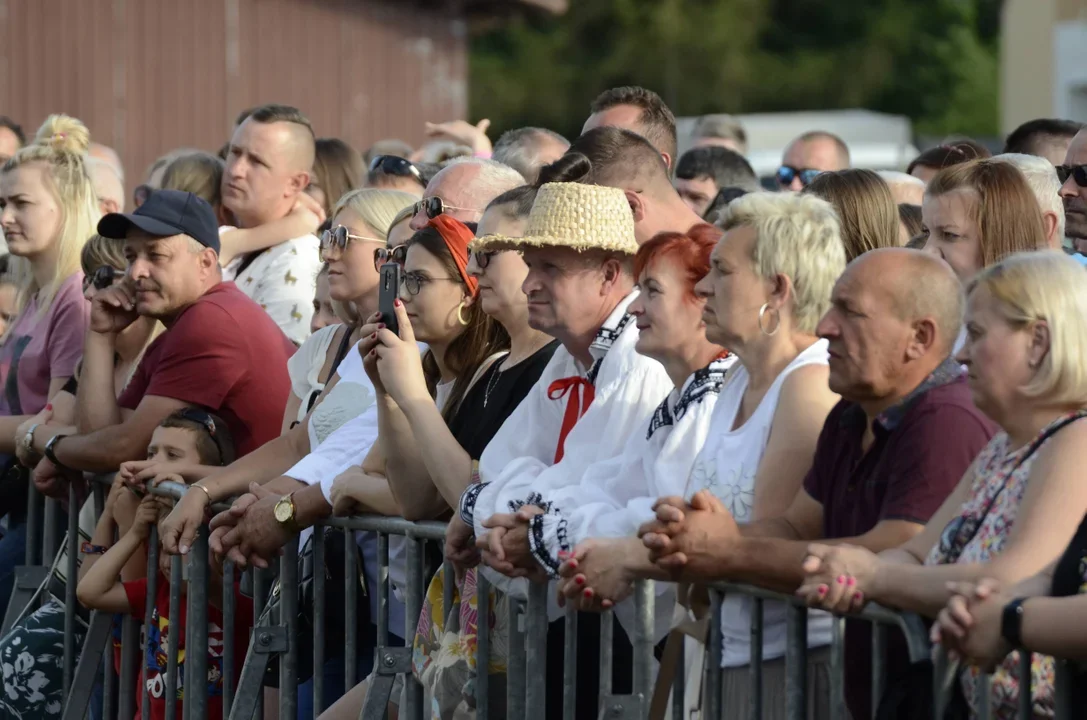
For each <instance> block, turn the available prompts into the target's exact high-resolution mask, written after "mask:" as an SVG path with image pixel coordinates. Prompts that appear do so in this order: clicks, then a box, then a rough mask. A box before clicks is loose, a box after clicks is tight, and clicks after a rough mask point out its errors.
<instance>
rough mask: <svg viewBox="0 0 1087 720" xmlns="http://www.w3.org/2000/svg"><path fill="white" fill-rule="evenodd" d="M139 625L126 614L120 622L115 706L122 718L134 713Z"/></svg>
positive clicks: (132, 715) (131, 715)
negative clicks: (119, 651) (118, 687)
mask: <svg viewBox="0 0 1087 720" xmlns="http://www.w3.org/2000/svg"><path fill="white" fill-rule="evenodd" d="M139 644H140V625H139V622H138V621H137V620H136V618H134V617H131V616H127V617H125V619H124V620H123V621H122V623H121V681H120V683H119V685H120V690H118V695H119V696H120V697H119V698H118V702H117V706H118V707H119V708H120V709H121V710H120V716H121V717H123V718H130V717H135V715H136V688H135V684H136V678H137V673H136V669H137V663H138V662H139V658H140V649H139Z"/></svg>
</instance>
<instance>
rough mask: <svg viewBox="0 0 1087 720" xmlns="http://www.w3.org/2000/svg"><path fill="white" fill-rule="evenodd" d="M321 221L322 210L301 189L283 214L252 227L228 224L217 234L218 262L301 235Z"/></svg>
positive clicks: (227, 260)
mask: <svg viewBox="0 0 1087 720" xmlns="http://www.w3.org/2000/svg"><path fill="white" fill-rule="evenodd" d="M324 221H325V211H324V209H323V208H322V207H321V206H320V204H318V202H317V201H316V200H314V199H313V198H311V197H310V196H309V195H307V194H305V193H301V194H300V195H299V196H298V200H297V201H296V202H295V204H294V208H292V209H291V212H290V213H289V214H287V215H286V216H285V217H282V218H280V219H279V220H273V221H272V222H270V223H266V224H264V225H261V226H259V227H255V228H244V229H243V228H232V229H230V230H225V231H223V232H222V233H220V235H219V244H220V245H221V249H220V250H219V264H220V265H222V266H223V267H226V266H227V265H229V264H230V263H231V262H232V261H233V260H234V258H236V257H238V256H240V255H247V254H249V253H251V252H259V251H261V250H266V249H268V248H270V247H275V246H276V245H279V244H280V243H284V242H287V241H288V240H292V239H294V238H297V237H302V236H303V235H311V234H313V233H315V232H317V228H318V227H319V226H320V224H321V223H323V222H324Z"/></svg>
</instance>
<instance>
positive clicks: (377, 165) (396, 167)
mask: <svg viewBox="0 0 1087 720" xmlns="http://www.w3.org/2000/svg"><path fill="white" fill-rule="evenodd" d="M377 170H380V171H381V172H382V174H383V175H395V176H396V177H411V178H415V179H416V180H418V181H419V182H423V174H422V173H421V172H419V168H417V167H415V163H413V162H412V161H411V160H406V159H404V158H402V157H398V156H396V155H378V156H377V157H375V158H374V159H373V160H371V161H370V172H375V171H377Z"/></svg>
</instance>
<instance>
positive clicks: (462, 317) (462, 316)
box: [457, 303, 468, 326]
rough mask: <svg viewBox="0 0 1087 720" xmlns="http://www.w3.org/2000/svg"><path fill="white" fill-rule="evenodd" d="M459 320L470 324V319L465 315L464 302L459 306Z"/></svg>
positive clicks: (462, 323) (464, 323)
mask: <svg viewBox="0 0 1087 720" xmlns="http://www.w3.org/2000/svg"><path fill="white" fill-rule="evenodd" d="M457 322H459V323H460V324H461V325H464V326H467V325H468V320H466V319H465V317H464V303H461V304H460V305H458V306H457Z"/></svg>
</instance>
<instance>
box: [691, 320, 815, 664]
mask: <svg viewBox="0 0 1087 720" xmlns="http://www.w3.org/2000/svg"><path fill="white" fill-rule="evenodd" d="M826 364H827V341H826V340H820V341H818V342H816V343H814V344H812V345H811V347H809V348H808V349H807V350H805V351H804V352H802V353H800V354H799V355H797V356H796V358H794V359H793V361H792V362H791V363H789V364H788V365H787V366H786V367H785V369H784V370H782V371H781V373H780V374H779V375H778V376H777V378H776V379H775V380H774V383H773V384H772V385H771V386H770V389H769V390H767V391H766V395H764V396H763V398H762V400H761V401H760V402H759V406H758V407H757V408H755V412H753V413H752V414H751V417H749V418H748V419H747V421H746V422H745V423H744V424H743V425H741V426H740V427H738V428H736V429H733V425H735V423H736V415H737V413H739V411H740V406H741V403H742V402H743V396H744V392H745V391H746V390H747V385H748V382H749V380H750V376H749V375H748V373H747V369H746V368H744V367H743V366H742V365H737V366H736V367H735V368H734V369H733V371H732V372H731V373H729V377H728V379H727V380H726V381H725V385H724V387H723V388H722V389H721V394H720V396H719V397H718V399H717V407H716V409H715V410H714V413H713V420H712V422H711V427H710V432H709V440H708V441H707V443H706V445H705V447H703V448H702V452H700V453H699V454H698V458H697V459H696V460H695V462H694V467H693V468H692V469H691V475H690V480H689V482H688V486H687V491H686V492H685V493H684V496H685V497H686V498H687V499H690V498H691V497H692V496H693V495H694V494H695V493H697V492H698V491H699V490H703V489H706V490H709V491H710V492H712V493H713V494H714V495H715V496H716V497H717V498H718V499H719V500H721V502H722V503H723V504H724V505H725V507H727V508H728V509H729V512H731V513H732V516H733V517H734V518H735V519H736V522H737V523H739V524H743V523H747V522H750V521H751V511H752V509H753V508H754V505H755V476H756V475H757V474H758V471H759V465H761V464H762V459H763V455H764V454H765V453H766V444H767V442H768V441H769V440H770V431H771V429H772V428H773V424H774V417H775V415H776V413H777V405H778V400H779V398H780V397H781V387H782V385H784V383H785V380H786V379H787V378H788V377H789V376H790V375H791V374H792V373H793V372H795V371H796V370H799V369H800V368H802V367H807V366H809V365H824V366H825V365H826ZM753 607H754V604H753V602H752V599H751V598H749V597H746V596H743V595H734V594H726V596H725V600H724V603H722V606H721V635H722V638H723V643H722V658H721V665H722V667H736V666H740V665H747V664H748V663H749V662H750V659H751V611H752V608H753ZM829 642H830V616H828V615H826V614H825V613H814V612H813V613H809V618H808V645H809V646H811V647H815V646H819V645H826V644H827V643H829ZM784 654H785V605H784V604H783V603H777V602H764V603H763V659H764V660H772V659H774V658H777V657H781V656H782V655H784Z"/></svg>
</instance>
